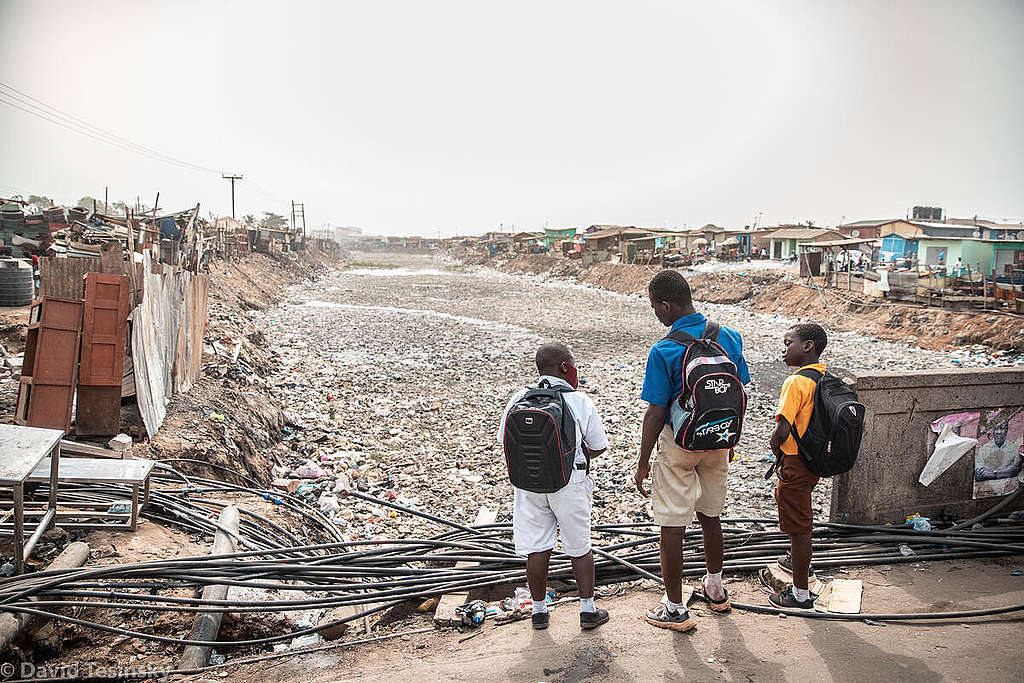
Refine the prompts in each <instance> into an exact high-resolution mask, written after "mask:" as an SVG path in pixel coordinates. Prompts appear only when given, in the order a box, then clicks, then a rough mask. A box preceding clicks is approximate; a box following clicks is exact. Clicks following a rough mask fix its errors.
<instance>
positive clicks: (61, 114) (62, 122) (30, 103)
mask: <svg viewBox="0 0 1024 683" xmlns="http://www.w3.org/2000/svg"><path fill="white" fill-rule="evenodd" d="M0 88H3V89H4V90H6V91H7V92H3V91H0V103H3V104H6V105H8V106H9V107H12V108H14V109H18V110H21V111H23V112H25V113H27V114H31V115H33V116H36V117H37V118H40V119H43V120H44V121H48V122H50V123H53V124H55V125H58V126H61V127H62V128H66V129H68V130H71V131H74V132H76V133H79V134H81V135H85V136H87V137H90V138H92V139H94V140H97V141H99V142H105V143H107V144H110V145H113V146H115V147H119V148H120V149H123V150H126V151H129V152H134V153H136V154H140V155H142V156H146V157H149V158H150V159H154V160H156V161H163V162H165V163H168V164H172V165H175V166H178V167H181V168H186V169H189V170H193V171H201V172H206V173H216V174H223V173H224V171H220V170H217V169H215V168H210V167H209V166H202V165H199V164H194V163H191V162H188V161H184V160H182V159H178V158H176V157H172V156H170V155H168V154H164V153H163V152H159V151H157V150H155V149H152V148H150V147H146V146H144V145H140V144H138V143H136V142H132V141H131V140H129V139H127V138H124V137H121V136H120V135H116V134H114V133H111V132H109V131H107V130H104V129H102V128H100V127H98V126H95V125H93V124H91V123H89V122H88V121H85V120H83V119H81V118H79V117H77V116H74V115H72V114H69V113H67V112H65V111H62V110H60V109H58V108H57V107H54V106H52V105H50V104H47V103H45V102H43V101H42V100H39V99H37V98H35V97H33V96H31V95H29V94H28V93H25V92H23V91H21V90H18V89H17V88H15V87H14V86H11V85H9V84H7V83H3V82H0ZM5 98H6V99H5Z"/></svg>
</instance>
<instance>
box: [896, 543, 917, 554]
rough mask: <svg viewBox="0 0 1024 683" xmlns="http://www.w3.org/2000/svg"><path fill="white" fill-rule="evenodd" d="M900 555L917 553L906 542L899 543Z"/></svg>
mask: <svg viewBox="0 0 1024 683" xmlns="http://www.w3.org/2000/svg"><path fill="white" fill-rule="evenodd" d="M900 555H902V556H903V557H910V556H911V555H917V553H915V552H914V549H913V548H911V547H910V546H909V545H907V544H906V543H900Z"/></svg>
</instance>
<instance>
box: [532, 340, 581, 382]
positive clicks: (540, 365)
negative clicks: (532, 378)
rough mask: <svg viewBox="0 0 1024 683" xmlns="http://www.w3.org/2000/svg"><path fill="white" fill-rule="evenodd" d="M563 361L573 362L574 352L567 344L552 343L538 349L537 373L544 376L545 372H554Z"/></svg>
mask: <svg viewBox="0 0 1024 683" xmlns="http://www.w3.org/2000/svg"><path fill="white" fill-rule="evenodd" d="M562 361H566V362H569V363H572V362H573V357H572V351H570V350H569V347H568V346H566V345H565V344H559V343H558V342H552V343H551V344H544V345H542V346H541V347H540V348H539V349H537V372H539V373H540V374H542V375H544V374H547V373H545V370H554V369H556V368H557V367H558V365H559V364H560V363H562Z"/></svg>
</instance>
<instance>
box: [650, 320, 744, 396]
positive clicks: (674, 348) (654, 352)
mask: <svg viewBox="0 0 1024 683" xmlns="http://www.w3.org/2000/svg"><path fill="white" fill-rule="evenodd" d="M707 322H708V320H707V318H705V317H704V315H703V314H701V313H694V314H693V315H684V316H683V317H682V318H680V319H679V320H677V321H675V322H674V323H672V331H673V332H675V331H677V330H678V331H682V332H686V333H687V334H689V335H692V336H694V337H697V338H698V339H699V338H700V336H701V335H702V334H704V326H705V325H707ZM718 343H719V344H721V346H722V348H723V349H725V353H726V355H728V356H729V360H731V361H732V362H733V363H735V364H736V370H737V372H738V373H739V378H740V381H741V382H743V383H744V384H750V371H749V370H748V369H747V361H746V360H745V359H744V358H743V339H742V338H741V337H740V335H739V333H738V332H736V331H735V330H731V329H729V328H728V327H725V326H724V325H723V326H722V331H721V332H720V333H719V334H718ZM685 354H686V347H685V346H683V345H682V344H677V343H675V342H674V341H669V340H667V339H662V340H660V341H658V342H657V343H656V344H655V345H654V346H652V347H651V352H650V353H649V354H648V356H647V372H646V373H645V374H644V388H643V391H642V392H641V393H640V398H641V399H643V400H644V401H647V402H648V403H650V404H651V405H656V406H662V407H668V405H669V404H670V403H671V402H672V399H674V398H675V397H676V396H678V395H679V394H681V393H683V356H684V355H685Z"/></svg>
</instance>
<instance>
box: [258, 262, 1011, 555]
mask: <svg viewBox="0 0 1024 683" xmlns="http://www.w3.org/2000/svg"><path fill="white" fill-rule="evenodd" d="M371 258H372V259H373V260H375V261H376V264H375V263H373V262H370V263H361V264H360V267H359V268H356V269H352V270H350V271H347V272H346V271H341V272H338V273H336V274H334V275H332V276H330V277H328V278H326V279H324V280H322V281H320V282H317V283H315V284H306V285H302V286H296V287H293V288H291V290H290V291H289V296H288V301H287V303H286V304H284V305H282V306H280V307H278V308H277V309H271V310H267V311H263V312H259V313H254V317H255V319H256V320H258V327H259V328H260V329H261V330H262V332H263V334H264V335H265V336H266V338H267V339H268V344H269V345H270V346H271V347H272V349H273V352H274V354H275V356H276V357H277V359H278V361H279V365H278V370H277V371H276V372H274V373H273V374H271V375H270V376H269V377H268V378H267V379H268V382H269V383H270V385H271V390H272V391H273V392H274V394H275V395H276V396H277V398H278V399H279V400H280V402H281V404H282V405H283V406H285V408H286V414H287V415H288V420H289V423H290V424H291V425H293V426H294V431H293V432H292V433H290V434H287V435H286V436H285V437H284V438H283V439H282V441H281V443H280V444H279V448H280V453H279V455H280V459H281V463H282V464H281V466H279V467H277V468H275V476H277V477H278V478H285V479H287V478H288V477H289V475H292V476H301V475H302V472H298V471H295V472H293V470H295V468H300V469H302V468H306V469H305V473H306V474H312V475H313V476H312V477H311V478H310V477H306V478H304V479H303V481H306V482H315V484H316V486H315V487H313V486H310V487H309V488H308V489H307V490H306V491H305V493H304V495H307V496H309V500H310V501H312V502H317V503H318V504H319V506H320V507H321V509H323V510H324V511H325V512H327V513H328V514H330V515H331V516H332V517H333V518H335V520H336V521H337V523H338V524H339V526H341V527H343V530H344V531H345V533H346V534H347V535H348V536H349V537H350V538H362V537H367V536H377V535H382V536H388V537H403V536H406V535H409V534H414V533H433V532H436V531H437V529H436V526H435V525H433V524H432V523H431V522H427V521H425V520H421V519H418V518H411V517H409V516H407V515H400V514H396V513H395V512H394V511H392V510H388V509H383V508H381V507H379V506H375V505H372V504H368V503H366V502H364V501H359V500H355V499H353V498H346V497H345V495H344V493H345V491H346V490H349V489H350V488H351V487H356V488H357V489H358V490H360V491H364V492H368V493H370V494H371V495H374V496H377V497H380V498H383V499H386V500H392V501H394V502H396V503H398V504H401V505H406V506H410V507H414V508H417V509H422V510H424V511H428V512H431V513H434V514H438V515H440V516H442V517H446V518H449V519H453V520H456V521H461V522H466V521H471V520H472V518H473V516H474V514H475V512H476V510H477V509H478V508H479V507H480V506H481V505H487V506H491V507H496V508H497V509H498V511H499V515H498V519H499V521H501V520H508V519H510V517H511V512H512V510H511V501H512V490H511V486H510V484H509V483H508V479H507V475H506V471H505V463H504V458H503V456H502V453H501V451H500V448H499V447H498V445H497V443H496V435H495V431H496V427H497V424H498V419H499V417H500V414H501V411H502V410H503V408H504V406H505V404H506V402H507V400H508V398H509V396H511V394H512V393H513V392H514V391H515V390H516V389H518V388H519V387H521V386H523V385H524V384H525V383H528V382H531V381H534V380H535V376H536V369H535V367H534V363H533V354H534V352H535V350H536V348H537V346H538V345H539V344H540V343H542V342H544V341H548V340H558V341H562V342H565V343H566V344H568V345H569V346H570V347H571V348H572V349H573V351H574V353H575V355H576V357H577V361H578V364H579V367H580V373H581V378H582V383H581V389H582V390H583V391H586V392H587V393H588V394H590V396H591V397H592V398H593V400H594V402H595V403H596V405H597V408H598V411H599V413H600V414H601V417H602V419H603V421H604V424H605V428H606V430H607V432H608V436H609V440H610V441H611V444H612V445H611V448H610V449H609V450H608V452H607V453H605V454H603V455H602V456H600V457H599V458H598V459H596V460H595V462H594V467H593V472H592V474H593V476H594V477H595V479H596V480H597V484H598V486H597V491H596V492H595V498H594V509H595V513H594V519H595V522H598V523H614V522H627V521H645V520H649V519H650V508H649V504H648V503H647V502H646V501H644V500H643V499H641V498H640V496H639V495H638V494H637V493H636V491H635V488H634V485H633V481H632V480H633V466H634V463H635V461H636V457H637V453H638V449H639V426H638V425H639V421H640V417H641V415H642V413H643V410H644V407H645V404H644V403H643V402H642V401H640V398H639V396H640V389H641V385H642V381H643V374H644V365H645V362H646V356H647V350H648V348H649V346H650V344H651V343H652V342H653V341H654V340H656V339H658V338H660V337H661V336H662V335H663V334H664V332H665V330H664V328H662V327H661V326H660V325H659V324H658V323H657V321H656V320H655V319H654V316H653V315H652V314H651V311H650V307H649V304H648V303H647V301H646V299H644V298H643V297H641V296H638V295H636V294H619V293H614V292H609V291H605V290H602V289H598V288H596V287H591V286H585V285H579V284H572V283H568V282H565V281H562V280H558V279H551V278H550V277H547V276H534V275H524V274H508V273H503V272H499V271H496V270H493V269H490V268H485V267H476V266H464V265H460V264H455V263H450V262H445V261H444V260H442V259H439V258H437V257H417V256H411V255H393V254H374V255H373V256H372V257H363V258H362V259H361V260H363V261H367V260H369V259H371ZM695 296H696V298H697V299H698V300H700V299H702V298H703V297H702V292H701V291H700V290H699V289H697V290H695ZM698 307H699V309H700V310H701V311H702V312H704V313H705V314H707V315H708V316H709V317H710V318H713V319H715V320H717V321H719V322H720V323H722V324H724V325H727V326H730V327H733V328H735V329H737V330H738V331H740V332H741V334H742V335H743V339H744V353H745V356H746V358H747V360H748V362H749V364H750V367H751V374H752V376H753V380H754V381H753V384H752V385H751V386H750V387H749V404H748V405H749V409H748V416H747V420H746V424H745V429H744V436H743V440H742V441H741V443H740V445H739V447H738V449H737V451H738V454H739V458H738V460H737V461H736V462H735V463H734V464H733V466H732V467H731V469H730V495H729V499H728V501H727V506H726V512H725V514H726V515H727V516H742V517H773V516H774V514H775V504H774V501H773V499H772V485H773V484H772V482H768V481H765V480H764V479H763V476H762V475H763V473H764V471H765V469H766V468H767V464H766V461H767V460H768V459H769V458H770V455H769V454H768V448H767V436H768V433H769V431H770V429H771V426H772V419H773V415H774V408H775V402H776V400H777V396H778V390H779V386H780V385H781V382H782V380H783V379H784V377H785V376H786V375H787V374H788V373H789V370H788V369H787V368H786V367H785V366H784V365H783V364H782V362H781V360H780V356H781V341H780V340H781V337H782V333H783V331H784V330H785V329H786V328H787V327H788V326H790V325H791V324H792V323H793V322H794V319H792V318H789V317H785V316H781V315H777V314H759V313H755V312H752V311H751V310H748V309H746V308H741V307H738V306H733V305H721V304H713V303H706V302H701V303H699V305H698ZM825 360H826V362H827V363H828V364H829V367H830V368H831V369H832V370H834V371H837V372H839V373H840V374H842V373H844V372H849V371H854V370H913V369H925V368H940V367H957V366H979V365H993V364H995V365H999V364H1009V363H1012V362H1015V358H1013V357H1011V356H993V355H992V354H991V351H990V350H988V349H986V348H985V347H976V348H971V349H963V350H961V351H958V352H955V353H944V352H937V351H927V350H923V349H920V348H918V347H916V346H914V345H912V344H909V343H894V342H890V341H882V340H879V339H876V338H873V337H868V336H865V335H862V334H859V333H856V332H849V331H839V332H832V334H831V338H830V343H829V348H828V350H827V351H826V355H825ZM284 486H288V484H284ZM299 494H300V495H303V491H302V489H299ZM828 497H829V486H828V484H827V482H824V483H823V485H821V486H819V487H818V489H817V490H816V496H815V501H814V506H815V512H816V514H819V515H823V514H826V513H827V509H828V504H827V500H828Z"/></svg>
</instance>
